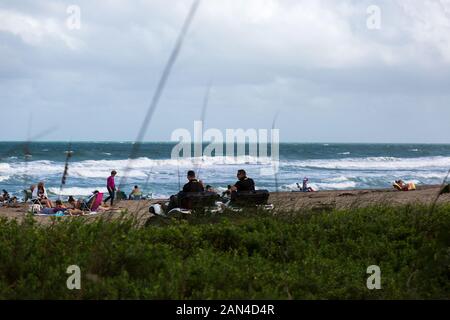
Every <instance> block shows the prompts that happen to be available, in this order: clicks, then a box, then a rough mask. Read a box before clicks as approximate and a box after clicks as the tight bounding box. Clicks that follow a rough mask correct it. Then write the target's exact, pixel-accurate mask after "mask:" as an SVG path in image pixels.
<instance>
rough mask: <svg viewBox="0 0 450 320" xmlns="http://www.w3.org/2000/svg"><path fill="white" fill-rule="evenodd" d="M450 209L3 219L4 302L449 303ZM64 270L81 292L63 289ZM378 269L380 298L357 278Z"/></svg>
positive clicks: (0, 264) (0, 272)
mask: <svg viewBox="0 0 450 320" xmlns="http://www.w3.org/2000/svg"><path fill="white" fill-rule="evenodd" d="M449 247H450V205H441V206H438V207H437V208H436V209H435V210H434V212H433V213H432V214H430V210H429V208H428V207H425V206H423V207H421V206H404V207H396V208H393V207H388V206H387V207H369V208H363V209H350V210H341V211H328V212H321V213H308V212H290V213H284V214H282V215H279V216H276V217H274V216H271V215H268V214H264V213H241V214H225V215H222V216H215V217H208V216H198V217H191V218H189V219H182V220H171V221H167V220H161V221H158V220H157V219H154V220H151V223H149V224H147V226H145V227H143V226H140V225H139V224H138V222H137V221H136V220H134V219H133V218H130V217H129V216H128V215H127V214H126V213H124V215H123V216H122V217H121V218H120V219H117V220H115V221H107V220H104V219H98V220H95V221H91V222H89V223H87V222H86V221H85V220H83V219H63V220H61V219H55V220H53V222H52V224H50V225H48V226H43V225H39V224H37V223H36V222H35V221H34V219H33V218H31V217H29V218H27V219H26V220H25V221H23V222H22V223H19V222H16V221H13V220H7V219H2V220H0V298H1V299H449V298H450V249H449ZM70 265H78V266H79V267H80V268H81V290H68V289H67V287H66V280H67V278H68V277H69V274H67V273H66V269H67V267H68V266H70ZM370 265H378V266H380V268H381V285H382V289H381V290H368V289H367V287H366V280H367V278H368V277H369V276H370V275H369V274H367V273H366V269H367V267H368V266H370Z"/></svg>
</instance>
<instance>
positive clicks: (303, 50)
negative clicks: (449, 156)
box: [0, 0, 450, 143]
mask: <svg viewBox="0 0 450 320" xmlns="http://www.w3.org/2000/svg"><path fill="white" fill-rule="evenodd" d="M191 3H192V1H191V0H147V1H144V0H131V1H118V0H109V1H89V0H82V1H77V0H70V1H44V0H23V1H13V0H11V1H8V0H0V108H1V109H0V110H1V114H2V116H1V119H2V121H1V124H0V140H4V141H6V140H26V139H29V138H30V139H40V140H46V141H51V140H56V141H66V140H72V141H133V140H134V139H135V138H136V136H137V134H138V131H139V128H140V127H141V125H142V121H143V117H144V115H145V113H146V111H147V109H148V108H149V104H150V101H151V99H152V97H153V94H154V91H155V88H156V85H157V83H158V80H159V78H160V77H161V73H162V70H163V68H164V65H165V63H166V61H167V60H168V57H169V54H170V52H171V50H172V48H173V47H174V43H175V41H176V38H177V35H178V33H179V31H180V28H181V26H182V23H183V21H184V19H185V17H186V15H187V13H188V11H189V8H190V5H191ZM71 5H75V6H77V8H79V13H80V15H79V18H80V19H79V20H77V19H76V18H77V15H76V14H74V11H71V10H70V6H71ZM68 8H69V10H68ZM74 19H75V20H74ZM74 21H75V22H79V28H77V26H78V24H77V23H75V24H74ZM74 26H75V27H74ZM209 83H211V88H210V96H209V104H208V108H207V112H206V117H205V124H204V125H205V128H206V129H207V128H217V129H219V130H221V131H223V132H225V130H226V129H238V128H243V129H252V128H253V129H270V128H271V127H272V122H273V119H274V117H275V115H276V114H278V116H277V118H276V119H277V120H276V128H278V129H279V130H280V140H281V141H284V142H390V143H395V142H398V143H450V90H449V89H450V0H440V1H439V0H434V1H433V0H426V1H425V0H423V1H422V0H415V1H407V0H385V1H376V0H370V1H365V0H328V1H324V0H322V1H321V0H314V1H313V0H309V1H304V0H278V1H275V0H245V1H244V0H240V1H238V0H203V1H202V2H201V4H200V7H199V9H198V11H197V14H196V16H195V18H194V20H193V23H192V25H191V28H190V29H189V31H188V33H187V36H186V38H185V43H184V46H183V48H182V50H181V52H180V54H179V57H178V60H177V61H176V64H175V65H174V68H173V70H172V73H171V75H170V78H169V80H168V82H167V86H166V88H165V91H164V92H163V95H162V97H161V100H160V103H159V105H158V108H157V109H156V111H155V114H154V117H153V118H152V120H151V122H150V123H149V129H148V132H147V134H146V135H145V140H146V141H168V140H170V137H171V133H172V132H173V131H174V130H176V129H178V128H186V129H188V130H189V131H191V132H193V126H194V121H195V120H199V119H200V118H201V110H202V103H203V99H204V96H205V92H206V91H207V88H208V84H209ZM41 133H42V134H41Z"/></svg>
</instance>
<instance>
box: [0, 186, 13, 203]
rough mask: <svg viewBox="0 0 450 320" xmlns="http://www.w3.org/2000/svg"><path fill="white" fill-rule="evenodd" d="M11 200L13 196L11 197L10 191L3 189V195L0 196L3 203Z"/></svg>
mask: <svg viewBox="0 0 450 320" xmlns="http://www.w3.org/2000/svg"><path fill="white" fill-rule="evenodd" d="M10 199H11V196H10V195H9V193H8V191H6V190H5V189H3V194H2V195H1V196H0V201H1V202H8V201H9V200H10Z"/></svg>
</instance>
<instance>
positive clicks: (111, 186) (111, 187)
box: [105, 170, 117, 207]
mask: <svg viewBox="0 0 450 320" xmlns="http://www.w3.org/2000/svg"><path fill="white" fill-rule="evenodd" d="M116 175H117V172H116V171H115V170H113V171H111V176H109V178H108V179H107V180H106V188H107V189H108V193H109V196H108V198H106V199H105V204H106V202H108V200H110V199H111V207H112V206H113V205H114V198H115V195H116V182H115V181H114V177H115V176H116Z"/></svg>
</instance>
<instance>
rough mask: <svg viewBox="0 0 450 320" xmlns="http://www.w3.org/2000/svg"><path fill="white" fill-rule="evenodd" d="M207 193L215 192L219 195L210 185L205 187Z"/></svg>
mask: <svg viewBox="0 0 450 320" xmlns="http://www.w3.org/2000/svg"><path fill="white" fill-rule="evenodd" d="M205 191H206V192H214V193H217V192H216V190H215V189H214V188H213V187H212V186H210V185H209V184H208V185H207V186H206V187H205Z"/></svg>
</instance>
